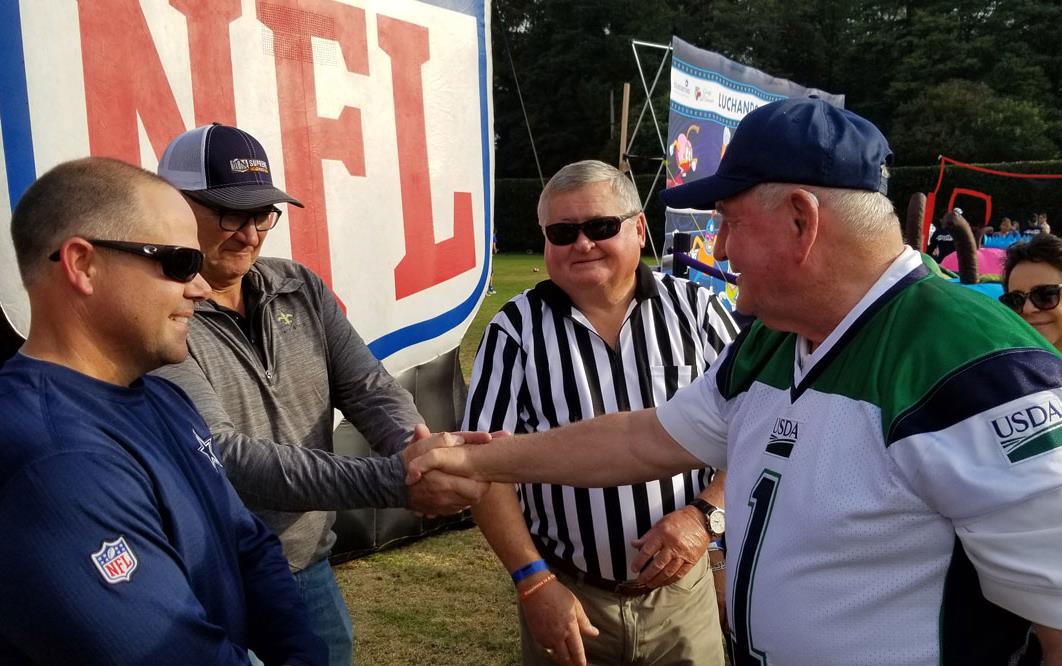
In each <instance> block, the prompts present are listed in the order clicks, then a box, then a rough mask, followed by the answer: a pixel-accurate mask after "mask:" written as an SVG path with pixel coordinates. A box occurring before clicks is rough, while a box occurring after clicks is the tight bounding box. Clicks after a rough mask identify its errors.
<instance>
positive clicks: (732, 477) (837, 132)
mask: <svg viewBox="0 0 1062 666" xmlns="http://www.w3.org/2000/svg"><path fill="white" fill-rule="evenodd" d="M891 159H892V153H891V151H890V149H889V146H888V143H887V142H886V140H885V137H884V136H882V134H881V132H879V131H878V129H877V128H876V127H874V126H873V125H872V124H871V123H869V122H867V121H866V120H864V119H863V118H861V117H859V116H857V115H856V114H854V113H852V112H850V111H845V110H843V109H839V108H836V107H833V106H831V105H829V104H827V103H826V102H824V101H822V100H819V99H806V98H805V99H789V100H782V101H778V102H773V103H771V104H767V105H765V106H763V107H760V108H759V109H757V110H755V111H753V112H751V113H749V114H748V115H747V116H746V117H745V118H744V120H742V122H741V123H740V125H739V126H738V128H737V130H736V132H735V135H734V139H733V141H732V142H731V144H730V146H729V148H728V149H727V152H726V155H725V156H724V157H723V160H722V162H721V164H720V166H719V171H718V173H716V174H715V175H714V176H711V177H708V178H704V179H702V180H698V181H695V182H693V183H689V184H686V185H683V186H681V187H676V188H674V189H671V190H668V191H667V192H665V193H664V195H663V199H664V200H665V202H667V203H668V204H669V205H672V206H676V207H695V208H713V207H714V208H716V209H717V210H718V211H719V212H720V213H721V214H722V226H721V228H720V231H719V235H718V238H717V240H716V245H715V255H716V258H718V259H729V260H730V262H731V266H732V267H734V268H735V269H736V270H738V271H740V273H741V274H740V277H739V281H738V285H739V289H740V291H739V295H738V301H737V307H738V309H739V310H740V311H741V312H744V313H746V314H751V315H755V316H756V317H757V321H756V322H755V323H754V324H752V325H751V326H750V327H748V328H746V329H745V330H744V331H743V332H742V333H741V335H740V336H739V337H738V338H737V340H735V341H734V342H733V343H732V344H731V345H730V346H729V347H728V348H727V349H726V350H724V352H723V353H722V355H721V356H720V358H719V360H718V361H717V362H716V363H714V364H713V365H712V367H711V369H710V370H709V371H708V372H707V373H706V374H705V375H702V376H701V377H700V378H699V379H698V380H696V381H695V382H694V383H692V384H691V385H689V386H688V387H687V388H685V389H680V390H679V391H678V393H677V394H676V395H675V397H674V398H673V399H672V400H671V401H669V402H667V403H665V404H663V405H661V406H660V407H658V408H656V409H646V410H642V411H636V412H623V413H617V414H611V415H607V416H603V417H600V418H597V419H593V420H592V421H588V422H583V423H580V424H576V425H573V426H570V427H565V428H558V429H553V430H550V431H548V432H545V433H536V434H532V435H526V436H520V437H518V438H516V439H505V440H501V441H496V442H493V443H491V445H489V446H484V447H458V448H454V449H448V450H442V449H440V450H436V451H431V452H429V453H427V454H425V456H424V457H422V458H420V459H417V460H415V461H414V462H413V463H412V464H411V468H412V472H413V473H412V474H411V476H410V479H411V480H414V479H416V478H417V474H418V473H419V472H420V471H423V470H430V469H434V470H438V469H442V470H445V471H448V472H450V473H453V474H461V475H464V476H468V477H470V478H476V479H483V480H492V481H503V482H538V483H565V484H569V485H575V486H591V487H592V486H606V485H616V484H622V483H633V482H640V481H646V480H649V479H656V478H661V477H663V476H666V475H669V474H674V473H677V472H679V471H682V470H685V469H690V468H693V467H700V466H703V465H711V466H713V467H722V468H726V469H727V483H726V507H727V532H726V533H727V547H728V548H727V567H726V568H727V572H728V574H727V609H728V618H729V621H730V627H731V636H730V637H731V640H732V655H731V656H732V659H731V662H732V663H733V664H735V665H744V664H760V665H763V664H852V663H859V664H880V665H881V666H886V665H887V666H897V665H919V666H930V665H931V664H964V665H969V664H1005V663H1016V661H1014V660H1016V659H1018V655H1021V654H1023V653H1026V656H1028V654H1027V652H1028V650H1029V649H1030V648H1029V644H1030V642H1032V643H1035V641H1031V635H1030V625H1031V624H1034V625H1035V632H1036V634H1037V635H1038V637H1039V640H1040V643H1041V644H1042V646H1043V651H1044V657H1045V663H1049V664H1058V663H1062V652H1060V649H1062V631H1060V630H1062V558H1060V557H1059V552H1060V546H1062V521H1060V520H1059V519H1058V516H1059V511H1058V507H1059V506H1062V428H1060V427H1059V426H1060V425H1062V359H1060V358H1059V356H1058V354H1057V353H1056V352H1055V351H1054V350H1053V349H1052V348H1051V347H1050V346H1049V345H1048V344H1047V343H1046V341H1045V340H1043V339H1042V338H1040V337H1039V336H1038V335H1036V334H1035V333H1034V332H1033V331H1031V330H1030V329H1029V328H1028V327H1026V326H1023V325H1022V323H1021V322H1020V321H1018V318H1017V317H1015V316H1012V314H1013V313H1009V312H1006V311H1005V309H1004V308H1000V307H999V306H998V305H997V304H996V303H994V302H992V301H991V300H990V299H986V298H984V297H983V296H982V295H980V294H976V293H974V292H972V291H969V290H965V289H962V288H961V287H958V286H955V285H952V284H950V283H948V282H946V281H944V280H941V279H939V278H937V277H934V276H933V274H931V273H930V271H929V270H928V269H927V268H926V266H925V265H924V264H923V261H922V258H921V255H919V254H918V253H917V252H915V251H914V250H912V249H910V248H906V247H905V246H904V244H903V241H902V240H901V237H900V224H899V222H898V220H897V218H896V215H895V213H894V211H893V207H892V205H891V203H890V202H889V200H888V199H887V198H886V197H885V196H884V192H885V188H886V183H887V178H888V166H889V164H890V162H891ZM959 322H963V324H959ZM957 332H958V333H957ZM532 444H533V445H532ZM603 460H607V461H608V463H607V464H602V461H603ZM1030 621H1031V622H1030ZM1032 649H1035V647H1034V648H1032ZM1023 663H1024V662H1023Z"/></svg>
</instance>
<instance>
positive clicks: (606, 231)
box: [542, 210, 641, 245]
mask: <svg viewBox="0 0 1062 666" xmlns="http://www.w3.org/2000/svg"><path fill="white" fill-rule="evenodd" d="M640 212H641V211H640V210H636V211H634V212H633V213H627V214H626V215H610V216H607V217H592V218H590V219H589V220H583V221H582V222H557V223H556V224H549V225H546V226H545V227H543V229H542V230H543V231H544V232H545V234H546V238H547V239H548V240H549V242H550V243H553V244H554V245H571V244H572V243H574V242H575V241H576V240H577V239H578V238H579V232H580V231H581V232H583V235H584V236H586V237H587V238H589V239H590V240H592V241H603V240H608V239H609V238H612V237H613V236H615V235H616V234H618V233H619V230H620V227H621V226H623V223H624V222H626V221H627V220H629V219H631V218H632V217H634V216H635V215H637V214H638V213H640Z"/></svg>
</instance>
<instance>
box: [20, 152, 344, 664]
mask: <svg viewBox="0 0 1062 666" xmlns="http://www.w3.org/2000/svg"><path fill="white" fill-rule="evenodd" d="M11 234H12V239H13V240H14V245H15V253H16V256H17V259H18V264H19V271H20V273H21V276H22V281H23V284H24V285H25V287H26V290H27V291H28V293H29V298H30V309H31V319H32V327H31V329H30V333H29V337H28V339H27V341H26V344H25V345H24V346H23V347H22V349H21V350H20V352H19V353H18V354H17V355H16V356H15V357H14V358H13V359H11V360H10V361H8V362H7V363H6V364H5V365H4V368H3V370H0V533H2V534H3V535H4V548H3V549H2V550H0V598H2V599H4V603H3V604H0V663H3V664H57V663H71V664H73V663H76V664H247V663H248V656H247V650H248V649H249V648H250V649H253V650H254V651H255V652H256V653H257V654H258V655H259V656H260V657H262V658H263V659H264V661H266V662H267V663H270V664H290V665H305V666H309V665H313V664H321V663H323V661H324V659H325V648H324V644H323V643H322V642H321V641H320V639H318V638H317V637H316V636H314V635H313V633H312V632H311V631H310V628H309V624H308V621H307V619H306V609H305V607H304V606H303V604H302V602H301V600H300V598H299V595H298V592H297V590H296V588H295V584H294V581H293V579H292V577H291V574H290V573H289V572H288V567H287V562H286V561H285V559H284V555H283V553H282V552H281V548H280V542H279V541H278V540H277V538H276V537H275V536H273V534H272V533H271V532H270V531H269V530H268V528H266V527H265V525H263V524H262V523H261V522H260V521H259V520H258V519H257V518H255V517H254V516H252V515H251V514H250V512H248V511H247V509H246V508H245V507H244V506H243V504H242V503H241V502H240V500H239V498H238V497H237V495H236V493H235V491H234V490H233V489H232V486H231V485H230V484H229V482H228V481H227V480H226V478H225V474H224V470H223V469H222V467H221V463H220V462H219V460H218V458H217V456H216V455H215V453H214V450H213V445H212V438H211V436H210V431H209V429H208V428H207V427H206V424H205V423H204V422H203V419H202V417H200V415H199V414H198V412H196V411H195V409H194V407H193V406H192V403H191V401H190V400H189V399H188V397H187V396H186V395H185V394H184V393H183V392H182V391H180V390H179V389H178V388H177V387H175V386H174V385H173V384H171V383H169V382H167V381H166V380H163V379H159V378H156V377H150V376H148V377H145V376H144V373H146V372H148V371H149V370H152V369H154V368H157V367H159V366H160V365H163V364H166V363H175V362H179V361H181V360H182V359H183V358H184V357H185V355H186V354H187V348H186V342H185V338H186V335H187V331H188V320H189V319H190V318H191V316H192V307H193V304H194V303H195V302H196V301H199V300H201V299H202V298H204V297H205V295H206V294H207V293H209V286H208V285H207V284H206V282H205V281H204V280H203V279H202V277H199V276H198V275H197V273H198V270H199V268H200V266H201V264H202V260H203V255H202V253H201V252H200V251H199V249H198V242H197V240H196V224H195V218H194V217H193V215H192V211H191V209H190V208H189V207H188V204H187V203H185V201H184V199H183V198H182V197H181V195H180V194H179V193H178V192H177V191H176V190H174V189H173V188H172V187H171V186H170V185H169V184H167V183H166V182H165V181H163V180H162V179H161V178H158V177H157V176H155V175H154V174H151V173H148V172H146V171H143V170H141V169H139V168H136V167H133V166H130V165H127V164H124V163H121V162H117V161H114V160H108V159H102V158H87V159H83V160H78V161H75V162H67V163H65V164H61V165H59V166H57V167H55V168H54V169H52V170H51V171H49V172H48V173H46V174H45V175H44V176H42V177H41V178H40V179H39V180H38V181H37V182H36V183H34V185H32V186H31V187H30V188H29V190H27V191H26V193H25V195H24V196H23V197H22V200H21V201H20V202H19V205H18V207H17V208H16V210H15V212H14V215H13V216H12V220H11Z"/></svg>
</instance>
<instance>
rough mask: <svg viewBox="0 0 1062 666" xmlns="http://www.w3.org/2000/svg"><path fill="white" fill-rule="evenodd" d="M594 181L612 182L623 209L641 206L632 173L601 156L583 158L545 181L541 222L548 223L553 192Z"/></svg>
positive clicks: (541, 201)
mask: <svg viewBox="0 0 1062 666" xmlns="http://www.w3.org/2000/svg"><path fill="white" fill-rule="evenodd" d="M594 183H608V184H609V186H610V187H611V188H612V193H613V194H614V195H615V196H616V202H617V203H618V204H619V205H620V206H621V207H622V208H623V211H622V212H624V213H633V212H635V211H640V210H641V209H642V202H641V200H640V199H639V198H638V189H637V188H636V187H635V186H634V182H633V181H631V179H630V177H629V176H627V175H626V174H624V173H623V172H622V171H620V170H619V169H617V168H616V167H614V166H612V165H611V164H606V163H604V162H601V161H599V160H583V161H581V162H572V163H571V164H569V165H568V166H566V167H564V168H562V169H561V170H560V171H558V172H557V173H556V174H554V175H553V177H552V178H550V179H549V182H548V183H546V187H545V188H543V189H542V194H541V195H540V196H539V197H538V223H539V225H540V226H542V225H545V223H546V213H547V211H548V210H549V201H550V198H551V197H552V196H553V195H554V194H558V193H560V192H571V191H572V190H577V189H579V188H581V187H586V186H587V185H592V184H594Z"/></svg>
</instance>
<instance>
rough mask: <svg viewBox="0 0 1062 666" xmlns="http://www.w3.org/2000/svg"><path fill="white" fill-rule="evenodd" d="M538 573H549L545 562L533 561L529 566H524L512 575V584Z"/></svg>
mask: <svg viewBox="0 0 1062 666" xmlns="http://www.w3.org/2000/svg"><path fill="white" fill-rule="evenodd" d="M539 571H549V566H547V565H546V561H545V560H535V561H534V562H532V563H531V564H525V565H524V566H522V567H520V568H519V569H517V570H516V571H514V572H513V573H512V577H513V583H514V584H515V583H519V582H520V581H522V580H523V579H525V578H527V577H528V576H532V575H534V574H537V573H538V572H539Z"/></svg>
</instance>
